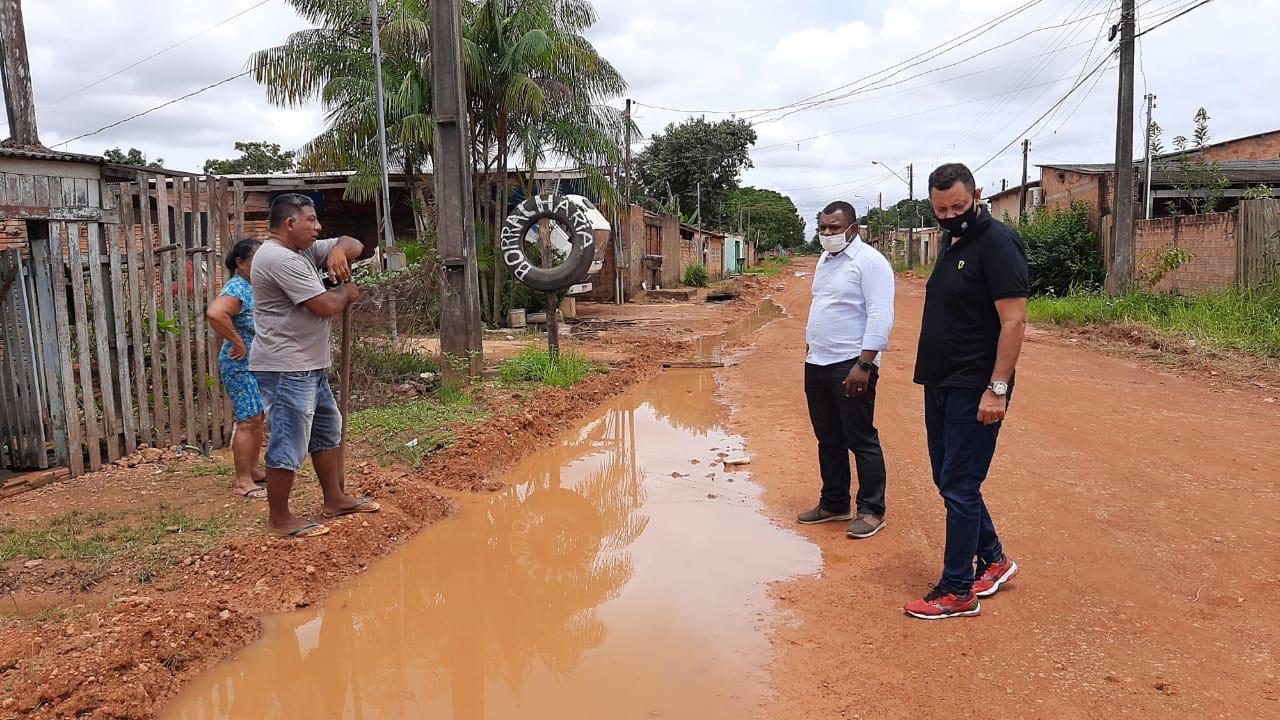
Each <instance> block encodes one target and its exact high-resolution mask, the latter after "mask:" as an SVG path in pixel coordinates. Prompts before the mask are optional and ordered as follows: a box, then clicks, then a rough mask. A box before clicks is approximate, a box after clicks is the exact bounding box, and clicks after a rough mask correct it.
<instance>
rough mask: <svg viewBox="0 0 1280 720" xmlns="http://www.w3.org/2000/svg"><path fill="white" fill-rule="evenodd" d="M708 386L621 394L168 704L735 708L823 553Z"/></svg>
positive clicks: (430, 713) (503, 714)
mask: <svg viewBox="0 0 1280 720" xmlns="http://www.w3.org/2000/svg"><path fill="white" fill-rule="evenodd" d="M759 322H760V323H761V324H762V323H763V322H764V320H759ZM714 387H715V381H714V377H713V376H712V374H711V373H710V372H707V371H672V372H668V373H665V374H664V375H662V376H660V377H658V378H656V379H654V380H652V381H650V382H648V383H645V384H644V385H642V386H640V387H638V388H637V389H636V390H634V391H633V392H631V393H629V394H627V395H625V396H623V397H621V398H618V399H616V400H614V401H613V402H611V403H609V405H608V406H606V407H605V408H603V409H602V410H601V411H600V412H599V413H598V414H597V415H596V416H595V417H593V418H591V419H590V420H589V421H588V422H587V423H586V424H585V425H584V426H583V428H582V429H581V430H580V431H578V432H576V433H571V434H568V435H567V436H566V437H564V438H562V439H561V441H560V442H559V443H557V444H556V445H555V446H553V447H550V448H547V449H546V450H543V451H541V452H538V453H536V454H534V455H533V456H532V457H530V458H529V459H528V460H526V461H525V462H523V463H521V464H520V465H519V466H518V467H517V468H515V470H513V471H512V473H510V474H509V475H508V476H507V477H505V478H504V480H506V481H508V482H511V483H513V484H516V486H515V487H514V488H512V489H511V490H509V491H506V492H503V493H501V494H499V495H496V496H495V497H493V498H491V499H489V500H487V501H486V502H484V503H482V504H478V505H476V506H474V507H469V508H467V509H466V510H464V511H463V512H462V513H460V514H459V515H458V516H456V517H453V518H450V519H448V520H445V521H443V522H441V523H439V524H437V525H436V526H435V527H433V528H430V529H428V530H427V531H425V532H423V533H422V534H420V535H419V536H418V537H417V538H415V539H414V540H413V541H411V542H410V543H409V544H408V545H407V546H406V547H404V548H401V549H399V550H397V551H396V552H395V553H393V554H392V555H391V556H389V557H388V558H386V559H385V560H383V561H382V562H380V563H379V564H378V565H376V566H375V567H374V568H373V569H371V570H370V571H369V572H368V573H366V574H365V575H363V576H361V577H360V578H359V579H358V581H357V582H356V583H355V584H353V585H350V586H348V587H345V588H343V589H341V590H339V591H336V592H335V593H334V594H333V595H331V596H330V597H329V598H328V599H327V600H326V601H325V603H324V607H323V608H322V609H320V610H315V611H308V612H299V613H294V614H290V615H287V616H283V617H279V618H275V619H271V620H269V621H268V627H267V635H266V637H265V638H264V639H263V641H262V642H260V643H258V644H257V645H254V646H253V647H251V648H249V649H248V650H246V651H245V652H244V653H243V655H242V657H241V658H240V659H238V660H235V661H232V662H228V663H224V664H222V665H221V666H219V667H217V668H215V669H214V670H213V671H211V672H210V673H207V674H206V675H205V676H203V677H201V678H200V679H198V680H197V681H196V682H195V683H193V684H192V686H191V687H190V688H188V690H187V692H186V693H184V695H183V696H182V697H181V698H179V699H178V700H177V701H175V702H174V703H173V704H172V705H171V706H170V707H169V708H168V709H167V710H168V713H167V716H168V717H174V718H183V719H190V720H197V719H198V720H204V719H206V718H209V719H212V718H236V719H239V718H283V717H290V718H292V717H308V718H311V717H314V718H336V717H342V718H401V717H405V718H408V717H428V718H457V719H458V720H486V719H488V720H494V719H505V718H516V717H519V718H587V717H591V718H626V717H635V718H649V717H655V716H659V717H698V718H722V717H723V718H729V717H741V716H742V715H743V714H745V713H747V712H749V711H750V709H751V708H752V707H754V704H755V702H754V701H756V700H758V697H759V693H760V688H759V685H760V681H761V680H762V676H761V674H760V670H759V666H760V663H761V660H762V658H763V654H764V653H765V652H766V651H767V642H766V641H765V640H764V639H763V638H762V637H760V634H759V633H758V632H753V630H754V623H755V619H756V615H758V613H760V612H762V611H764V610H767V609H768V607H769V604H768V602H767V599H766V597H765V583H766V582H768V581H770V580H775V579H780V578H783V577H788V576H791V575H794V574H796V573H801V572H809V571H813V570H815V569H816V567H817V562H818V560H817V552H816V549H815V548H813V546H811V545H809V544H808V543H807V542H805V541H803V540H801V539H800V538H798V537H797V536H795V535H792V534H790V533H788V532H784V531H781V530H778V529H777V528H775V527H773V526H772V525H770V524H769V522H768V521H767V520H765V519H764V518H763V517H762V516H761V515H760V513H759V512H758V510H759V501H758V499H757V493H758V490H757V488H756V487H755V486H754V485H753V484H752V483H750V482H748V481H747V478H746V476H745V474H743V473H729V472H727V471H725V469H724V468H722V467H716V466H715V465H716V463H717V461H718V457H719V453H720V452H727V451H731V450H737V449H739V448H740V440H739V439H737V438H736V437H733V436H730V435H727V434H725V433H724V431H723V430H722V429H721V428H720V426H719V423H720V422H721V421H722V419H723V408H721V407H719V406H717V405H716V404H715V402H714V399H713V397H712V392H713V390H714ZM695 460H696V461H698V462H697V463H696V464H695V463H694V462H693V461H695ZM712 475H714V476H715V477H714V478H713V477H711V476H712ZM730 478H733V479H735V480H737V482H734V483H732V484H730V483H728V482H727V480H729V479H730Z"/></svg>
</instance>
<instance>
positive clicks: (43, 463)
mask: <svg viewBox="0 0 1280 720" xmlns="http://www.w3.org/2000/svg"><path fill="white" fill-rule="evenodd" d="M35 310H36V273H35V272H33V268H32V266H31V264H30V263H29V262H27V261H26V260H25V259H24V258H23V257H22V254H21V253H20V252H19V251H18V250H3V251H0V469H44V468H48V467H49V452H48V448H47V447H46V442H47V440H48V439H49V430H50V422H49V420H50V418H49V412H48V403H47V397H48V389H47V387H46V385H45V380H46V378H45V372H44V370H45V365H44V362H43V359H42V358H41V356H40V352H39V348H41V347H42V340H43V336H42V335H43V333H44V331H45V330H44V328H43V327H42V326H41V324H40V322H39V319H38V317H37V315H36V313H35Z"/></svg>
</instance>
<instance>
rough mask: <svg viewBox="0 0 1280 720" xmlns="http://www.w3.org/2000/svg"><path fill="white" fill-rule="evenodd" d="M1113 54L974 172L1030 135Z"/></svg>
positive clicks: (1109, 55)
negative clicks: (1020, 139)
mask: <svg viewBox="0 0 1280 720" xmlns="http://www.w3.org/2000/svg"><path fill="white" fill-rule="evenodd" d="M1115 54H1116V52H1115V51H1114V50H1113V51H1112V52H1110V53H1108V54H1107V56H1106V57H1104V58H1102V62H1100V63H1098V64H1097V65H1096V66H1094V68H1093V70H1091V71H1089V74H1088V75H1086V76H1084V77H1083V78H1081V79H1080V81H1078V82H1076V84H1074V85H1072V86H1071V89H1070V90H1068V91H1067V93H1066V94H1065V95H1063V96H1062V98H1061V99H1060V100H1058V101H1057V102H1056V103H1054V104H1053V105H1052V106H1050V108H1049V109H1048V110H1045V111H1044V113H1043V114H1042V115H1041V116H1040V117H1038V118H1036V119H1035V122H1033V123H1031V124H1030V125H1029V126H1027V129H1026V130H1023V131H1022V132H1020V133H1018V134H1017V135H1015V136H1014V138H1013V139H1012V140H1010V141H1009V143H1008V144H1007V145H1005V146H1004V147H1002V148H1000V149H999V150H997V151H996V154H995V155H992V156H991V157H990V158H988V159H987V161H986V162H984V163H982V164H981V165H979V166H978V167H977V168H974V172H978V171H980V170H982V169H983V168H985V167H986V166H988V165H990V164H991V162H992V161H993V160H995V159H996V158H998V157H1000V154H1001V153H1003V152H1004V151H1005V150H1008V149H1009V148H1011V147H1013V144H1014V143H1016V142H1018V138H1020V137H1023V136H1024V135H1026V134H1027V133H1030V132H1031V131H1032V130H1033V129H1034V128H1035V126H1036V125H1039V124H1040V121H1041V120H1044V119H1045V118H1046V117H1048V116H1049V113H1051V112H1053V111H1054V110H1055V109H1057V107H1058V106H1059V105H1061V104H1062V103H1064V102H1066V101H1067V98H1069V97H1071V95H1072V94H1073V93H1074V92H1075V91H1076V90H1077V89H1079V88H1080V86H1081V85H1083V84H1084V83H1085V82H1086V81H1088V80H1089V79H1090V78H1092V77H1093V76H1094V75H1096V74H1098V73H1100V72H1102V69H1103V68H1104V67H1106V65H1107V63H1108V62H1110V61H1111V57H1112V56H1113V55H1115Z"/></svg>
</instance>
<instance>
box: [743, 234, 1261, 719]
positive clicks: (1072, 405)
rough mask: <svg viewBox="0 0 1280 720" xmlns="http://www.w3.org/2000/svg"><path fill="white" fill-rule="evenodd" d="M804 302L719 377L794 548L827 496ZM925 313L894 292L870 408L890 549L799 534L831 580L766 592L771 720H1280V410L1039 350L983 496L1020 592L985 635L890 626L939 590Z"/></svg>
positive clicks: (1028, 355)
mask: <svg viewBox="0 0 1280 720" xmlns="http://www.w3.org/2000/svg"><path fill="white" fill-rule="evenodd" d="M812 266H813V261H812V260H807V261H801V262H800V263H797V264H796V265H795V266H794V269H795V270H796V271H797V272H812ZM808 286H809V279H808V278H807V277H806V278H795V277H790V278H789V280H788V282H787V289H786V291H785V292H780V293H778V295H777V296H776V297H775V300H776V301H777V302H778V303H779V304H781V305H782V306H783V308H784V309H785V310H786V312H787V313H788V317H787V318H785V319H782V320H778V321H775V322H774V323H772V324H770V325H769V326H767V327H766V328H765V329H764V330H763V331H762V332H761V333H760V334H759V335H757V336H756V337H755V338H754V340H755V342H754V343H753V344H754V350H753V351H752V352H751V353H750V354H749V355H748V356H747V357H746V358H745V360H744V362H742V363H741V364H739V365H736V366H734V367H731V368H728V369H727V370H725V371H724V372H723V373H722V375H721V377H722V381H723V382H724V387H723V394H724V396H725V397H726V399H727V400H728V401H729V402H730V403H731V404H732V405H733V406H734V408H735V411H734V418H733V429H734V430H735V431H737V432H739V433H741V434H742V435H743V436H744V437H745V439H746V442H747V448H748V450H749V451H750V452H751V453H752V454H753V455H754V457H755V460H754V462H753V464H752V475H753V477H754V478H755V480H756V481H757V482H760V483H761V484H762V485H763V486H764V487H765V503H766V505H767V507H768V508H769V512H770V513H771V514H772V515H773V516H774V519H775V520H776V521H777V522H779V523H780V524H787V525H791V523H792V522H793V520H792V517H793V515H794V513H795V512H796V511H797V510H800V509H804V508H807V507H809V506H810V505H812V504H813V501H814V499H815V498H816V496H817V492H818V488H819V479H818V468H817V460H816V448H815V443H814V440H813V436H812V432H811V430H810V427H809V423H808V417H807V414H806V410H805V401H804V394H803V390H802V373H803V369H802V362H803V354H804V352H803V351H804V324H805V317H806V314H807V311H808ZM923 290H924V287H923V281H921V280H919V279H915V278H911V279H906V278H903V279H900V280H899V286H898V306H897V325H896V327H895V329H894V334H893V337H892V340H891V342H892V347H891V351H890V353H889V354H887V355H886V358H885V363H884V370H883V376H882V379H881V383H880V389H879V401H878V402H879V407H878V408H877V421H878V424H879V427H880V429H881V436H882V438H883V442H884V447H885V455H886V458H887V460H888V464H889V514H888V527H887V528H886V531H885V532H883V533H881V534H880V535H878V536H876V537H875V538H873V539H870V540H864V541H853V540H848V539H846V538H845V536H844V534H843V527H839V526H837V525H836V524H831V525H826V526H817V527H808V528H802V529H798V532H801V533H802V534H803V535H805V536H806V537H808V538H810V539H812V540H813V541H814V542H815V543H817V544H818V546H819V547H820V548H821V550H822V554H823V559H824V570H823V572H822V573H821V574H820V575H819V576H815V577H810V578H805V579H801V580H798V581H794V582H788V583H784V584H780V585H777V586H775V588H774V592H775V596H776V598H777V599H778V602H779V607H780V609H782V610H783V611H787V612H789V613H791V614H792V621H791V622H787V623H782V624H781V625H780V626H779V627H778V629H776V630H775V635H774V647H775V660H774V663H773V666H772V673H771V676H772V685H773V689H774V690H775V695H774V697H773V698H772V700H771V702H770V704H769V706H768V708H767V715H768V717H773V718H799V717H810V718H837V717H839V718H863V717H866V718H870V717H979V716H981V717H1010V718H1013V717H1017V718H1022V717H1038V718H1065V717H1097V718H1104V717H1105V718H1114V717H1231V718H1261V717H1280V680H1278V679H1277V672H1280V665H1278V662H1277V648H1280V580H1278V573H1280V571H1278V569H1277V567H1278V563H1277V561H1280V457H1278V456H1277V454H1276V448H1277V446H1278V445H1280V419H1278V414H1277V406H1276V405H1275V404H1268V403H1267V402H1265V399H1266V398H1267V396H1268V395H1267V394H1263V393H1262V392H1261V391H1257V390H1255V389H1252V388H1246V387H1242V386H1229V387H1215V385H1214V383H1215V381H1214V380H1213V378H1211V377H1204V376H1177V375H1173V374H1168V373H1164V372H1159V371H1156V370H1153V369H1150V368H1148V367H1144V366H1141V365H1138V364H1136V363H1135V362H1131V361H1129V360H1127V359H1124V358H1121V357H1115V356H1109V355H1105V354H1102V353H1099V352H1097V351H1095V350H1092V349H1090V348H1089V347H1086V346H1085V345H1084V344H1074V343H1072V342H1071V341H1070V340H1069V339H1067V338H1063V337H1059V336H1057V335H1054V334H1050V333H1047V332H1044V331H1036V330H1035V329H1033V330H1032V331H1031V332H1030V333H1029V337H1028V342H1027V344H1026V345H1025V346H1024V350H1023V357H1022V360H1021V362H1020V363H1019V374H1018V378H1019V383H1018V390H1017V396H1016V398H1015V400H1014V402H1013V407H1012V410H1011V414H1010V416H1009V420H1008V422H1007V423H1006V427H1005V429H1004V431H1003V433H1002V435H1001V438H1000V449H999V451H998V454H997V458H996V462H995V466H994V468H993V470H992V474H991V477H990V480H989V481H988V483H987V485H986V486H985V489H986V497H987V502H988V504H989V505H990V507H991V509H992V513H993V515H994V516H995V518H996V522H997V525H998V527H999V529H1000V531H1001V537H1002V539H1003V541H1004V545H1005V548H1006V549H1007V550H1008V552H1009V553H1010V554H1011V555H1013V556H1014V557H1015V558H1016V559H1017V560H1018V562H1019V564H1020V565H1021V566H1022V572H1021V574H1020V575H1019V576H1018V578H1017V580H1015V581H1014V582H1013V583H1011V584H1010V585H1009V586H1008V589H1006V590H1003V591H1002V592H1001V593H1000V594H999V595H998V596H996V597H994V598H992V599H990V600H989V601H985V602H984V603H983V615H982V616H981V617H980V618H974V619H957V620H951V621H947V622H942V623H925V622H920V621H915V620H911V619H908V618H906V617H904V616H903V614H902V611H901V605H902V603H903V602H905V601H906V600H908V599H910V598H912V597H914V596H918V595H919V594H920V593H922V592H924V591H925V590H927V589H928V588H929V587H930V586H931V585H932V584H933V583H934V582H936V581H937V577H938V574H939V572H940V562H941V551H942V542H943V508H942V503H941V500H940V499H939V498H938V497H937V494H936V491H935V489H934V487H933V484H932V481H931V479H930V475H929V466H928V459H927V456H926V452H925V441H924V425H923V419H922V410H921V390H920V389H919V388H918V387H916V386H914V385H912V384H911V382H910V376H911V370H912V367H913V364H914V352H915V343H916V338H917V337H918V332H919V321H920V311H921V307H922V299H923ZM797 527H798V526H797Z"/></svg>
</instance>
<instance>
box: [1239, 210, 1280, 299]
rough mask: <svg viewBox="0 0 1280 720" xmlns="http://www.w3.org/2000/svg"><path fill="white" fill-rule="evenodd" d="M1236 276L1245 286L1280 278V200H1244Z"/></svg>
mask: <svg viewBox="0 0 1280 720" xmlns="http://www.w3.org/2000/svg"><path fill="white" fill-rule="evenodd" d="M1236 278H1237V281H1238V282H1239V283H1240V284H1241V285H1244V286H1245V287H1255V286H1258V285H1262V284H1264V283H1269V282H1276V281H1280V200H1242V201H1241V202H1240V210H1239V218H1238V219H1237V222H1236Z"/></svg>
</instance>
